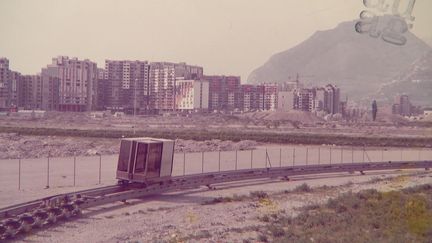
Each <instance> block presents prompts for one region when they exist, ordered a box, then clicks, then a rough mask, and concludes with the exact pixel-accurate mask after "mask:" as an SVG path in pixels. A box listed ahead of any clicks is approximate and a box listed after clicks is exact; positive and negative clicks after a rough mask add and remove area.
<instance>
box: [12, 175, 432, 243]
mask: <svg viewBox="0 0 432 243" xmlns="http://www.w3.org/2000/svg"><path fill="white" fill-rule="evenodd" d="M305 182H307V184H308V185H310V186H311V187H312V191H311V192H303V191H298V192H295V188H297V187H299V186H300V185H301V184H303V183H305ZM430 183H432V174H431V173H430V172H426V173H425V172H424V171H423V172H421V171H418V172H413V171H403V172H397V173H395V172H388V173H387V174H374V173H373V172H369V173H367V174H366V175H351V176H349V175H347V174H339V175H333V176H332V177H331V178H330V177H327V176H319V177H315V178H311V177H310V176H307V177H296V178H292V180H291V181H288V182H287V181H278V180H257V181H249V182H247V185H246V182H237V183H227V184H222V185H219V186H217V187H216V190H208V189H206V188H200V189H195V190H189V191H182V192H175V193H168V194H163V195H159V196H153V197H150V198H143V199H140V200H132V201H129V202H128V203H127V204H123V203H115V204H112V205H106V206H103V207H100V208H95V209H92V210H91V211H89V212H86V214H85V216H84V217H82V218H79V219H76V220H73V221H69V222H64V223H62V224H60V225H58V226H56V227H52V228H47V229H42V230H39V231H36V232H34V233H33V234H31V235H27V236H24V237H21V238H18V239H16V240H15V242H182V241H183V242H243V240H249V241H250V242H259V241H258V240H257V237H258V235H257V232H256V231H254V230H253V229H254V228H256V227H260V226H262V225H263V224H264V223H263V222H262V221H261V220H260V217H262V216H263V215H268V214H270V213H277V212H278V211H280V210H284V211H285V212H286V213H288V214H291V215H293V216H295V215H296V214H297V213H298V212H299V207H302V206H307V205H311V204H316V203H324V202H325V201H327V200H328V199H329V198H333V197H337V196H338V195H340V194H341V193H344V192H348V191H352V192H357V191H360V190H363V189H370V188H374V189H377V190H380V191H389V190H399V189H401V188H405V187H410V186H414V185H420V184H430ZM322 185H326V186H327V187H322ZM258 191H265V192H266V193H267V194H269V195H270V196H269V197H268V198H267V199H259V198H256V197H250V196H249V195H250V194H251V192H252V194H253V193H254V192H255V193H256V192H258ZM243 196H244V198H243V199H241V200H236V198H241V197H243ZM219 197H224V198H231V199H232V201H231V202H220V203H214V202H215V198H219Z"/></svg>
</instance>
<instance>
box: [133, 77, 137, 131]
mask: <svg viewBox="0 0 432 243" xmlns="http://www.w3.org/2000/svg"><path fill="white" fill-rule="evenodd" d="M136 86H137V78H135V82H134V108H133V134H134V135H135V127H136V90H137V88H136Z"/></svg>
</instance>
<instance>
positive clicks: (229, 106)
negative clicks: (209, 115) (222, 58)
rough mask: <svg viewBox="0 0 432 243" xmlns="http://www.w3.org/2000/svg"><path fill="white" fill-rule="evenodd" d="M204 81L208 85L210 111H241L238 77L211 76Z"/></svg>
mask: <svg viewBox="0 0 432 243" xmlns="http://www.w3.org/2000/svg"><path fill="white" fill-rule="evenodd" d="M204 79H205V80H207V81H209V85H210V97H209V109H210V111H219V110H236V109H243V104H242V97H241V96H242V93H241V92H242V90H241V86H240V77H239V76H224V75H212V76H205V77H204Z"/></svg>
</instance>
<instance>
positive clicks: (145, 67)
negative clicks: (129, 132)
mask: <svg viewBox="0 0 432 243" xmlns="http://www.w3.org/2000/svg"><path fill="white" fill-rule="evenodd" d="M149 75H150V65H149V63H148V62H147V61H127V60H123V61H120V60H106V61H105V70H99V75H98V76H99V78H98V80H99V84H100V85H101V87H99V91H100V92H101V94H99V98H100V99H102V102H101V103H103V105H102V107H104V108H105V109H110V110H122V111H126V112H133V109H134V108H135V109H136V112H138V113H139V112H146V111H148V110H150V109H151V107H150V83H149Z"/></svg>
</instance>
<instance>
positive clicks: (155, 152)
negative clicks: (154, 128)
mask: <svg viewBox="0 0 432 243" xmlns="http://www.w3.org/2000/svg"><path fill="white" fill-rule="evenodd" d="M162 146H163V144H162V143H152V144H150V149H149V155H148V161H147V177H158V176H159V175H160V168H161V160H162Z"/></svg>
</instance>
